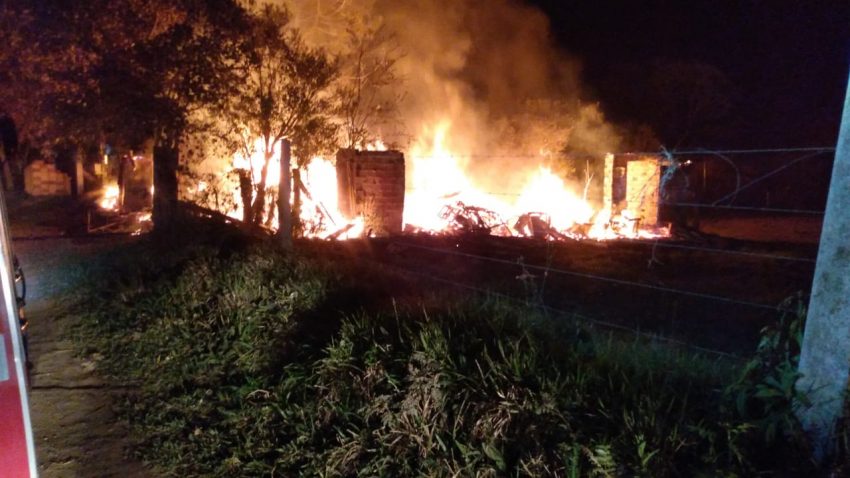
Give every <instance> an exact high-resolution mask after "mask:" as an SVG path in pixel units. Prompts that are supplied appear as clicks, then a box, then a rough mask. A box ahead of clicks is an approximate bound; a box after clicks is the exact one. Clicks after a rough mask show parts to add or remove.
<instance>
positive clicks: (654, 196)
mask: <svg viewBox="0 0 850 478" xmlns="http://www.w3.org/2000/svg"><path fill="white" fill-rule="evenodd" d="M663 161H664V160H663V159H662V158H660V157H658V156H640V155H637V154H618V155H613V154H609V155H608V156H606V157H605V177H604V180H603V191H602V200H603V206H604V208H605V209H606V210H609V211H611V215H612V216H614V215H618V214H622V213H623V211H628V213H626V214H624V216H627V217H629V218H630V219H632V220H634V221H636V222H637V223H638V224H635V227H636V228H637V227H640V226H649V227H652V226H656V225H657V224H658V203H659V198H660V193H659V190H660V188H661V168H662V166H663V165H664V164H663Z"/></svg>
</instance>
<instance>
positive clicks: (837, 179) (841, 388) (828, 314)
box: [797, 84, 850, 461]
mask: <svg viewBox="0 0 850 478" xmlns="http://www.w3.org/2000/svg"><path fill="white" fill-rule="evenodd" d="M799 371H800V373H801V374H802V377H801V378H800V380H799V381H798V382H797V390H799V391H800V392H803V393H805V394H806V395H807V396H808V398H809V400H810V401H811V403H812V405H811V406H810V407H808V408H803V409H800V410H799V411H798V413H797V415H798V417H799V418H800V421H801V422H802V424H803V427H804V428H805V429H806V431H807V432H808V433H809V435H810V438H811V439H812V446H813V450H814V452H815V458H816V459H818V460H819V461H821V460H823V458H825V457H826V456H828V455H830V454H831V453H832V452H833V451H834V447H835V440H834V432H835V424H836V422H837V421H838V418H839V417H840V416H841V413H842V408H843V405H844V398H845V390H846V389H847V382H848V377H850V84H848V87H847V96H846V98H845V100H844V114H843V117H842V119H841V131H840V133H839V135H838V145H837V146H836V148H835V163H834V164H833V166H832V180H831V181H830V185H829V196H828V199H827V202H826V213H825V215H824V219H823V232H821V238H820V247H819V248H818V258H817V264H816V265H815V278H814V282H813V284H812V297H811V300H810V301H809V313H808V317H807V318H806V330H805V336H804V338H803V350H802V352H801V354H800V367H799Z"/></svg>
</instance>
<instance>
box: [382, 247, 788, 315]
mask: <svg viewBox="0 0 850 478" xmlns="http://www.w3.org/2000/svg"><path fill="white" fill-rule="evenodd" d="M393 244H396V245H399V246H404V247H411V248H415V249H422V250H427V251H432V252H437V253H441V254H449V255H455V256H460V257H468V258H473V259H479V260H483V261H489V262H494V263H500V264H508V265H512V266H516V265H517V263H516V262H515V261H509V260H506V259H498V258H495V257H487V256H480V255H477V254H470V253H467V252H460V251H451V250H447V249H440V248H435V247H428V246H420V245H418V244H410V243H404V242H393ZM523 266H524V267H526V268H528V269H533V270H538V271H543V272H553V273H556V274H563V275H568V276H573V277H581V278H583V279H591V280H597V281H601V282H608V283H612V284H619V285H626V286H630V287H638V288H643V289H651V290H657V291H661V292H670V293H673V294H679V295H685V296H690V297H696V298H700V299H707V300H715V301H719V302H726V303H730V304H738V305H744V306H747V307H753V308H758V309H765V310H772V311H784V312H788V311H790V309H783V308H781V307H779V306H776V305H768V304H762V303H758V302H750V301H744V300H738V299H732V298H729V297H723V296H718V295H712V294H705V293H702V292H692V291H687V290H681V289H674V288H672V287H662V286H656V285H651V284H646V283H642V282H634V281H629V280H624V279H615V278H613V277H605V276H598V275H595V274H588V273H585V272H577V271H568V270H564V269H557V268H553V267H544V266H538V265H533V264H524V265H523Z"/></svg>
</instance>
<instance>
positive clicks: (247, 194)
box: [239, 169, 254, 226]
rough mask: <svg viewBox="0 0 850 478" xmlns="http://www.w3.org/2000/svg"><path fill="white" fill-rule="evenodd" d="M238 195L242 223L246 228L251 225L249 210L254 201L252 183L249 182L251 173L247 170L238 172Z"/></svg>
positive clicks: (251, 212)
mask: <svg viewBox="0 0 850 478" xmlns="http://www.w3.org/2000/svg"><path fill="white" fill-rule="evenodd" d="M239 194H240V196H241V197H242V222H244V223H245V225H246V226H247V225H250V224H251V218H253V217H254V214H253V211H252V210H251V206H252V202H253V200H254V183H253V182H252V181H251V171H248V170H247V169H240V170H239Z"/></svg>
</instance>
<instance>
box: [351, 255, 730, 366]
mask: <svg viewBox="0 0 850 478" xmlns="http://www.w3.org/2000/svg"><path fill="white" fill-rule="evenodd" d="M361 260H363V259H361ZM366 261H368V262H370V263H371V264H373V265H376V266H379V267H383V268H388V269H390V270H393V271H396V272H398V273H401V274H404V275H408V276H412V277H417V278H422V279H426V280H429V281H433V282H437V283H440V284H444V285H448V286H451V287H453V288H456V289H460V290H466V291H471V292H475V293H477V294H481V295H482V296H484V297H496V298H499V299H503V300H507V301H509V302H511V303H513V304H515V305H518V306H521V307H529V308H534V309H539V310H541V311H543V312H545V313H548V314H554V315H557V316H558V317H566V318H569V319H572V320H574V321H575V322H576V323H577V324H578V323H582V324H587V325H592V326H598V327H603V328H607V329H612V330H617V331H621V332H627V333H629V334H633V335H635V336H636V337H641V338H644V339H648V340H650V341H651V342H661V343H665V344H668V345H673V346H676V347H683V348H687V349H690V350H693V351H695V352H699V353H703V354H708V355H714V356H718V357H724V358H727V359H732V360H734V361H737V362H743V361H745V360H746V357H743V356H741V355H737V354H732V353H729V352H724V351H721V350H715V349H711V348H707V347H701V346H699V345H695V344H693V343H689V342H686V341H683V340H679V339H675V338H672V337H667V336H664V335H660V334H655V333H650V332H646V331H642V330H638V329H634V328H632V327H628V326H625V325H623V324H618V323H616V322H611V321H606V320H601V319H598V318H594V317H591V316H589V315H586V314H582V313H580V312H578V311H576V310H572V311H566V310H563V309H560V308H556V307H551V306H548V305H546V304H543V303H534V304H529V302H528V300H527V299H522V298H519V297H515V296H512V295H509V294H504V293H501V292H497V291H495V290H493V289H485V288H482V287H478V286H475V285H471V284H467V283H462V282H458V281H455V280H451V279H447V278H445V277H439V276H436V275H432V274H426V273H423V272H420V271H414V270H410V269H407V268H404V267H401V266H398V265H395V264H388V263H386V262H381V261H375V260H366Z"/></svg>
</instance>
